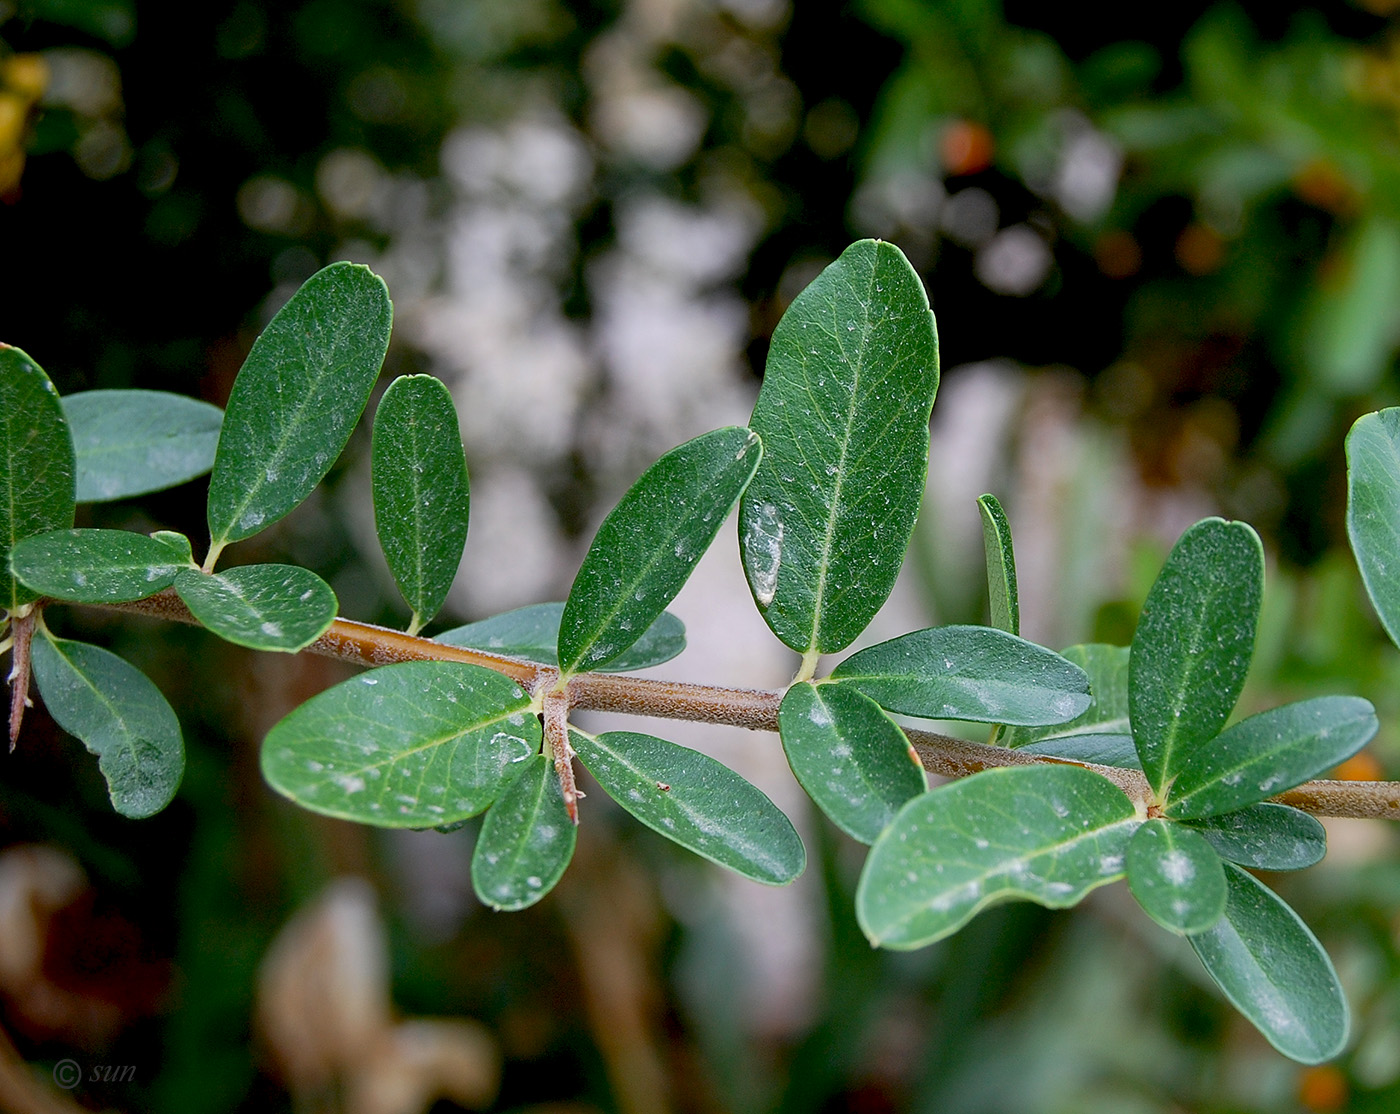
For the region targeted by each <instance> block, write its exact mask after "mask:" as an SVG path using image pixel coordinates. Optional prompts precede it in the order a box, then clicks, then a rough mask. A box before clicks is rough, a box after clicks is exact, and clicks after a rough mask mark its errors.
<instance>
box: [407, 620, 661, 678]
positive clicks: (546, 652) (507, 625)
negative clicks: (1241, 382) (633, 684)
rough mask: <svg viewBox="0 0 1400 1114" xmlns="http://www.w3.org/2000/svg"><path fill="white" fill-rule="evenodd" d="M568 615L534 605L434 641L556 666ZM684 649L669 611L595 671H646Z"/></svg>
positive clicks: (456, 631)
mask: <svg viewBox="0 0 1400 1114" xmlns="http://www.w3.org/2000/svg"><path fill="white" fill-rule="evenodd" d="M563 614H564V605H563V604H562V603H532V604H530V605H529V606H528V607H517V608H516V609H515V610H514V611H505V612H502V613H501V614H500V615H493V616H491V618H489V619H482V620H481V621H480V622H477V623H468V624H467V625H466V626H464V627H456V628H454V629H452V630H449V631H443V632H442V633H441V634H439V635H436V636H435V637H434V638H433V641H434V642H444V643H446V644H447V645H449V646H468V647H470V648H471V649H473V650H489V651H491V652H492V653H496V654H505V655H507V656H509V657H513V658H524V659H525V660H526V661H533V662H538V663H539V664H541V665H554V664H555V663H556V662H558V660H559V620H560V618H561V617H562V616H563ZM684 649H685V624H684V623H682V622H681V621H680V620H679V619H677V618H676V617H675V616H674V615H672V614H671V613H670V612H669V611H663V612H662V613H661V614H660V615H659V616H658V617H657V619H656V622H654V623H652V625H651V626H649V627H647V629H646V633H645V634H643V635H642V637H641V638H639V639H637V641H636V643H635V644H634V645H632V646H630V647H628V648H627V649H626V650H624V651H623V652H622V653H621V654H619V655H618V656H617V657H615V658H613V659H612V660H611V661H605V662H603V663H602V664H601V665H597V666H594V668H595V669H597V670H598V672H600V673H627V672H629V671H631V670H633V669H646V668H648V667H649V666H653V665H660V664H661V663H662V662H667V661H670V660H671V659H672V658H673V657H675V656H676V655H677V654H679V653H680V652H681V651H682V650H684Z"/></svg>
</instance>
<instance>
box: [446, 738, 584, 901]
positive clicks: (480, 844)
mask: <svg viewBox="0 0 1400 1114" xmlns="http://www.w3.org/2000/svg"><path fill="white" fill-rule="evenodd" d="M577 840H578V829H577V828H576V827H574V824H573V821H571V820H570V819H569V810H568V809H567V808H566V807H565V805H564V792H563V790H562V789H561V788H560V786H559V775H558V774H557V773H556V772H555V770H554V763H553V762H551V761H550V760H549V759H548V758H547V757H546V756H545V755H543V754H537V755H535V756H534V757H532V758H530V759H528V760H527V762H526V763H525V765H524V767H523V768H522V769H521V770H520V772H519V774H517V775H516V776H515V777H513V778H512V779H511V780H510V782H509V783H508V784H507V785H506V787H505V790H504V791H503V792H502V793H501V796H500V799H499V800H498V801H497V802H496V803H495V805H494V806H493V807H492V809H491V811H490V812H488V813H487V814H486V820H485V822H484V823H483V824H482V825H481V835H480V836H478V837H477V841H476V850H475V851H474V852H473V853H472V888H473V889H474V890H476V896H477V897H479V898H480V899H481V900H482V901H483V902H484V903H485V904H487V905H489V906H491V908H493V909H502V910H516V909H524V908H526V907H527V906H530V905H533V904H535V902H537V901H539V899H540V898H542V897H544V895H545V894H547V893H549V891H550V890H552V889H553V888H554V886H555V883H557V882H558V881H559V879H560V878H561V877H562V876H563V874H564V871H565V870H566V869H567V868H568V865H569V860H570V859H572V858H573V856H574V844H575V843H576V842H577Z"/></svg>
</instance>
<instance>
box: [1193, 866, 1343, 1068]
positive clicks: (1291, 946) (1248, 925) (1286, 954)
mask: <svg viewBox="0 0 1400 1114" xmlns="http://www.w3.org/2000/svg"><path fill="white" fill-rule="evenodd" d="M1225 877H1226V880H1227V881H1228V883H1229V886H1230V900H1229V903H1228V904H1227V905H1226V906H1225V915H1224V916H1223V917H1222V918H1221V919H1220V920H1219V921H1217V922H1216V923H1215V925H1214V926H1213V927H1211V928H1209V929H1207V930H1206V931H1205V932H1201V933H1198V934H1197V935H1195V936H1190V937H1188V938H1187V939H1189V940H1190V942H1191V947H1192V948H1193V949H1195V952H1196V955H1197V956H1199V957H1200V960H1201V962H1202V963H1203V964H1204V965H1205V968H1206V971H1207V972H1208V973H1209V974H1210V977H1211V978H1212V979H1214V980H1215V982H1216V985H1217V986H1219V987H1220V989H1221V990H1222V991H1224V993H1225V997H1226V998H1228V999H1230V1002H1231V1003H1232V1004H1233V1005H1234V1007H1235V1008H1236V1009H1237V1010H1239V1011H1240V1013H1242V1014H1244V1015H1245V1017H1247V1018H1248V1019H1249V1020H1250V1021H1251V1022H1253V1024H1254V1026H1255V1028H1257V1029H1258V1030H1259V1031H1260V1032H1261V1033H1263V1034H1264V1036H1265V1037H1266V1038H1267V1039H1268V1041H1269V1043H1270V1044H1272V1045H1273V1046H1274V1047H1275V1048H1277V1049H1278V1050H1279V1051H1280V1052H1282V1053H1283V1054H1284V1055H1285V1056H1287V1057H1288V1058H1289V1059H1290V1060H1297V1061H1298V1062H1299V1063H1301V1064H1320V1063H1322V1062H1323V1061H1324V1060H1330V1059H1332V1057H1334V1056H1336V1055H1337V1054H1338V1053H1340V1052H1341V1051H1342V1049H1343V1048H1344V1047H1346V1042H1347V1031H1348V1029H1349V1028H1350V1026H1351V1018H1350V1011H1349V1010H1348V1009H1347V1000H1346V996H1345V995H1344V994H1343V993H1342V987H1341V984H1340V983H1339V982H1338V981H1337V972H1336V971H1335V970H1334V969H1333V967H1332V961H1331V960H1330V959H1328V958H1327V953H1326V952H1325V951H1323V949H1322V945H1321V944H1319V943H1318V942H1317V937H1316V936H1314V935H1313V934H1312V932H1311V931H1310V930H1309V928H1308V926H1307V925H1305V924H1304V923H1303V921H1302V919H1301V918H1300V917H1299V916H1298V914H1297V913H1295V912H1294V911H1293V910H1292V909H1290V908H1289V907H1288V906H1287V905H1286V904H1284V902H1283V901H1282V900H1280V899H1279V898H1278V897H1277V896H1276V895H1275V894H1274V893H1273V892H1272V891H1270V890H1269V889H1268V888H1267V887H1266V886H1265V885H1264V884H1263V883H1262V882H1259V881H1258V880H1256V879H1255V878H1254V877H1253V876H1252V875H1249V874H1247V873H1245V872H1244V871H1243V870H1241V869H1240V868H1239V867H1237V866H1233V865H1231V864H1228V863H1227V864H1226V866H1225Z"/></svg>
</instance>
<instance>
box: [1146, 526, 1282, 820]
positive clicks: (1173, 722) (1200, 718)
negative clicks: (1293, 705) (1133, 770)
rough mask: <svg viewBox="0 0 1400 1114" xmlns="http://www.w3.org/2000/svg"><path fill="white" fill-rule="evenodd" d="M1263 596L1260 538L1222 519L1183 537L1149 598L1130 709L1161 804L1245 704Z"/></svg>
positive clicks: (1150, 781) (1251, 531)
mask: <svg viewBox="0 0 1400 1114" xmlns="http://www.w3.org/2000/svg"><path fill="white" fill-rule="evenodd" d="M1263 592H1264V550H1263V547H1262V546H1261V545H1260V544H1259V537H1258V535H1257V534H1255V532H1254V531H1253V530H1252V529H1250V528H1249V527H1248V526H1247V525H1245V524H1244V523H1243V522H1226V521H1224V520H1223V519H1219V518H1207V519H1203V520H1202V521H1200V522H1198V523H1196V525H1194V526H1192V527H1191V528H1190V529H1189V530H1187V531H1186V532H1185V533H1184V534H1182V535H1181V538H1180V540H1179V541H1178V542H1177V543H1176V547H1175V548H1174V549H1173V550H1172V551H1171V555H1170V556H1168V558H1167V563H1166V565H1165V566H1164V567H1163V568H1162V571H1161V573H1160V574H1159V575H1158V577H1157V581H1156V583H1155V584H1153V585H1152V590H1151V591H1150V592H1148V594H1147V602H1146V603H1145V604H1143V608H1142V617H1141V618H1140V619H1139V620H1138V628H1137V633H1136V634H1134V635H1133V646H1132V656H1131V657H1130V658H1129V662H1128V707H1129V714H1130V716H1131V718H1132V724H1133V738H1134V739H1136V740H1137V748H1138V755H1139V757H1141V759H1142V769H1143V772H1144V773H1145V774H1146V775H1147V781H1148V784H1149V785H1151V786H1152V789H1153V791H1154V792H1155V793H1156V794H1157V796H1158V797H1159V798H1165V797H1166V794H1167V790H1168V787H1169V786H1170V785H1171V782H1172V779H1173V778H1175V777H1176V775H1177V774H1178V773H1179V772H1180V771H1181V769H1182V768H1183V766H1184V765H1185V763H1187V762H1188V761H1189V760H1190V758H1191V756H1192V755H1193V754H1194V753H1195V752H1196V751H1197V750H1198V749H1199V748H1200V747H1203V746H1205V745H1206V744H1208V743H1210V741H1211V740H1212V739H1214V738H1215V737H1216V736H1217V735H1218V734H1220V730H1221V728H1223V727H1224V726H1225V721H1226V719H1228V718H1229V715H1230V711H1231V709H1232V708H1234V706H1235V701H1237V700H1238V699H1239V695H1240V689H1242V688H1243V687H1244V679H1245V674H1246V673H1247V672H1248V671H1249V659H1250V658H1251V657H1252V656H1253V654H1254V633H1255V628H1256V627H1257V626H1258V624H1259V604H1260V600H1261V599H1262V597H1263Z"/></svg>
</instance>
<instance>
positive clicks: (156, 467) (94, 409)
mask: <svg viewBox="0 0 1400 1114" xmlns="http://www.w3.org/2000/svg"><path fill="white" fill-rule="evenodd" d="M63 413H64V415H65V416H66V417H67V418H68V428H69V429H70V430H71V431H72V433H73V449H74V451H75V452H76V453H77V458H78V502H79V503H101V502H105V501H107V500H109V499H125V498H128V497H129V496H132V495H145V494H146V493H147V492H150V491H160V490H162V489H163V488H167V487H174V486H175V485H176V484H182V483H184V482H186V481H187V480H192V479H194V478H195V477H196V476H202V475H204V473H205V472H207V471H209V469H210V468H212V467H213V466H214V450H215V449H216V448H218V445H219V427H220V426H221V425H222V424H223V420H224V412H223V411H222V410H220V409H219V408H218V407H217V406H211V405H210V404H209V403H207V402H200V401H199V400H198V399H193V398H186V397H184V396H183V395H175V394H169V393H167V392H165V391H128V390H122V391H81V392H79V393H78V394H73V395H67V396H65V398H64V399H63Z"/></svg>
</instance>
